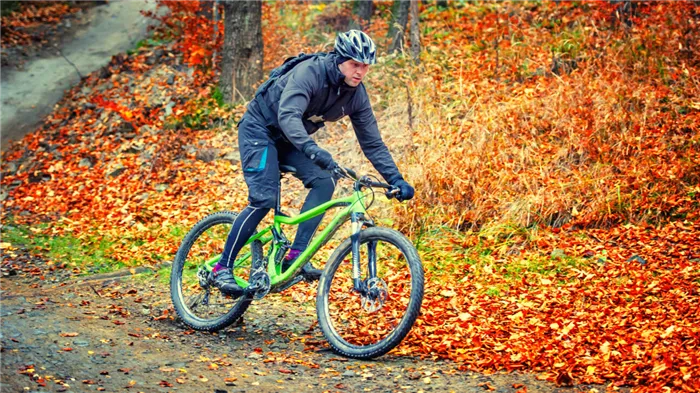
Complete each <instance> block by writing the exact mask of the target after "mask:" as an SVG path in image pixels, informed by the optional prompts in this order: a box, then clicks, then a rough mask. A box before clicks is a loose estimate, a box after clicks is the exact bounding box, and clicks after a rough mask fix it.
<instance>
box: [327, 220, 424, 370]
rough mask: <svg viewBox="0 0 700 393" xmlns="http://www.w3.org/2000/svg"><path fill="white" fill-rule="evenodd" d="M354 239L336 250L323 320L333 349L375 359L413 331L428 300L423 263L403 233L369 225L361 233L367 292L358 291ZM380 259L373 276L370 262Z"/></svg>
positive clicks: (330, 272) (361, 250)
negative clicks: (370, 270)
mask: <svg viewBox="0 0 700 393" xmlns="http://www.w3.org/2000/svg"><path fill="white" fill-rule="evenodd" d="M351 251H352V241H351V239H346V240H345V241H344V242H343V243H342V244H341V245H340V246H339V247H338V248H337V249H336V250H335V252H334V253H333V255H331V257H330V259H329V260H328V263H327V264H326V268H325V271H324V274H323V276H322V277H321V280H320V282H319V287H318V293H317V297H316V313H317V315H318V323H319V327H320V328H321V331H322V332H323V335H324V336H325V337H326V340H328V342H329V343H330V345H331V347H332V348H333V350H334V351H335V352H336V353H338V354H340V355H343V356H346V357H350V358H355V359H372V358H375V357H378V356H382V355H384V354H386V353H387V352H389V351H391V350H392V349H393V348H394V347H396V346H397V345H398V344H399V343H400V342H401V340H403V339H404V337H406V335H407V334H408V332H409V331H410V330H411V327H412V326H413V323H414V322H415V321H416V318H417V317H418V313H419V312H420V307H421V303H422V302H423V265H422V264H421V261H420V257H419V256H418V252H417V251H416V248H415V247H414V246H413V244H411V242H410V241H409V240H408V239H407V238H406V237H405V236H404V235H403V234H401V232H398V231H395V230H392V229H388V228H376V227H374V228H368V229H366V230H363V231H361V232H360V255H359V258H360V264H361V279H362V280H363V282H364V284H365V286H366V288H367V293H366V294H364V295H361V294H359V293H357V292H355V291H354V290H353V279H352V252H351ZM370 259H372V260H374V261H376V269H373V270H375V272H374V274H373V275H371V276H370V275H369V268H368V265H369V263H368V261H369V260H370Z"/></svg>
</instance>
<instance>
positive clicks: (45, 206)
mask: <svg viewBox="0 0 700 393" xmlns="http://www.w3.org/2000/svg"><path fill="white" fill-rule="evenodd" d="M162 4H164V5H166V6H169V7H170V8H171V10H172V11H173V12H172V13H171V14H169V15H166V16H163V17H160V18H161V19H162V21H163V25H162V27H161V28H160V29H158V30H156V31H155V32H154V34H153V37H152V38H151V39H150V40H148V41H147V42H144V43H142V44H141V45H140V46H139V47H138V48H135V50H134V51H131V52H130V53H127V54H122V55H118V56H115V57H113V59H112V62H111V63H110V64H109V65H108V66H107V67H105V68H103V69H102V70H101V71H98V72H95V73H93V74H91V75H89V76H88V77H87V78H86V79H85V80H83V82H82V83H81V84H80V85H79V86H76V87H75V88H73V89H72V90H71V91H70V92H69V93H68V94H67V95H66V97H65V98H64V100H63V101H62V102H61V103H60V104H59V105H58V106H57V108H56V110H55V111H54V113H53V114H52V115H50V116H49V117H47V118H46V119H45V121H44V124H43V126H42V127H41V128H40V129H38V130H37V131H36V132H34V133H31V134H29V135H27V136H26V137H25V138H24V139H23V140H21V141H17V142H16V143H15V144H13V145H12V146H9V148H7V149H5V151H4V152H3V160H2V173H3V179H2V193H1V196H2V198H3V203H4V209H3V212H2V220H3V243H2V251H3V254H4V256H5V258H4V260H3V264H9V265H11V264H12V263H13V255H14V251H13V250H14V249H15V248H16V247H17V245H18V244H21V243H23V242H25V243H26V242H30V243H32V242H33V243H32V244H34V245H35V247H36V249H35V252H37V253H40V254H44V255H49V256H50V258H51V260H50V261H49V262H50V263H52V264H53V266H55V267H58V268H59V269H68V270H70V271H71V272H72V273H74V274H79V273H86V272H90V271H92V269H93V267H94V266H91V262H94V261H99V263H100V264H105V265H119V266H127V267H135V266H141V265H146V266H155V265H158V264H160V263H162V262H164V261H169V260H171V259H172V257H173V255H174V253H175V251H176V249H177V247H178V244H179V241H180V240H181V239H182V237H183V236H184V233H186V231H187V230H188V228H189V227H190V226H191V225H192V224H194V223H195V222H196V221H197V220H199V219H200V218H201V217H203V216H204V215H205V214H207V213H211V212H214V211H217V210H222V209H232V210H238V209H241V208H242V207H243V206H245V204H246V194H245V184H244V183H243V179H242V176H241V174H240V169H239V166H238V155H237V140H236V130H235V127H233V126H232V125H233V124H235V121H236V120H237V119H239V118H240V116H241V115H242V113H243V112H244V107H243V106H232V105H223V104H222V102H221V100H220V95H219V93H218V90H217V89H216V81H217V74H216V70H215V69H214V70H212V69H211V65H212V63H211V55H212V54H213V53H214V51H215V50H217V51H219V53H220V45H221V39H220V37H219V39H218V40H214V41H212V40H211V37H212V36H213V28H211V29H209V28H207V29H198V28H197V27H198V26H210V25H211V23H210V22H207V21H206V19H202V18H206V17H205V16H203V15H198V14H197V13H196V11H197V9H195V8H196V3H186V2H167V1H164V2H163V3H162ZM422 7H423V8H422V13H421V18H422V20H421V23H422V26H423V27H422V29H423V39H424V40H425V41H424V42H423V45H424V53H423V55H422V58H421V64H420V65H413V64H411V63H410V61H409V60H408V59H407V58H404V57H402V56H383V57H382V59H381V60H380V62H379V64H378V65H377V66H375V67H374V68H373V70H372V72H371V73H370V74H369V76H368V79H369V80H368V81H367V85H368V86H369V88H370V94H371V97H372V100H373V103H374V106H375V111H376V113H377V117H378V119H379V122H380V127H381V128H382V132H383V135H384V139H385V141H386V142H387V144H388V145H389V147H390V149H391V150H392V152H393V153H394V156H395V157H396V158H397V161H398V163H399V166H400V167H401V168H402V170H403V171H404V172H405V173H406V175H407V178H408V179H409V180H410V181H412V182H413V183H414V184H416V186H417V190H418V195H417V198H416V200H414V201H412V202H410V203H408V204H405V205H400V206H395V207H391V206H389V205H385V206H383V207H382V208H380V209H378V210H379V212H378V213H377V214H378V215H379V216H380V217H381V220H382V221H380V222H385V223H387V224H393V225H395V226H396V227H398V228H400V229H402V230H404V231H405V232H406V233H408V234H410V235H411V236H412V239H413V240H414V242H415V243H416V244H417V245H418V247H419V251H420V253H421V256H422V258H423V261H424V264H425V267H426V270H427V281H426V297H425V301H424V306H423V311H422V314H421V316H420V317H419V319H418V321H417V323H416V326H415V327H414V329H413V330H412V333H411V335H409V337H408V338H407V339H406V340H405V342H404V343H403V344H402V345H401V346H400V347H399V348H398V349H397V350H395V353H396V354H405V355H414V356H421V357H425V358H442V359H451V360H454V361H455V362H456V363H457V364H458V365H459V367H461V368H462V369H469V370H478V371H485V372H494V371H497V370H519V371H528V372H534V373H537V375H538V376H540V377H541V378H543V379H547V380H550V381H555V382H557V383H560V384H579V383H601V384H605V385H604V386H606V387H607V388H609V389H614V388H615V387H616V386H622V385H628V386H632V387H634V388H635V390H638V391H659V390H661V389H663V388H667V389H671V390H673V391H683V390H685V391H695V390H698V389H700V385H698V383H699V382H698V381H700V365H699V364H700V362H699V361H698V351H697V348H698V345H699V343H700V342H699V340H700V337H699V334H700V328H698V327H697V326H698V322H699V321H698V319H699V318H700V317H698V315H700V312H699V311H700V303H699V300H698V298H699V297H698V295H699V294H700V293H699V292H700V272H699V269H698V268H699V267H700V242H699V241H698V239H699V238H700V236H699V235H700V214H699V210H700V202H698V199H699V198H700V161H698V160H699V157H700V140H699V139H698V120H699V119H700V118H699V113H700V103H698V102H697V97H698V96H700V94H698V93H699V85H698V79H697V78H698V77H697V75H698V73H697V71H698V68H699V66H700V62H699V61H698V59H699V57H698V56H699V51H700V47H699V46H698V37H700V34H698V9H697V6H696V5H694V4H692V3H690V2H678V3H649V4H639V5H636V6H635V7H633V8H631V9H624V8H622V7H621V6H620V5H619V4H609V3H607V2H601V3H585V4H568V3H549V2H544V3H529V2H524V3H517V2H516V3H502V4H497V3H484V4H471V3H470V4H459V5H454V6H453V7H450V8H447V9H440V8H438V7H435V6H432V5H430V6H426V5H424V6H422ZM388 11H389V4H388V3H381V2H379V4H378V7H377V10H376V12H375V16H374V22H373V24H372V26H371V27H370V29H369V31H370V32H371V33H372V34H373V35H374V36H375V37H378V38H377V41H378V44H380V46H382V47H385V45H386V42H385V40H383V39H382V37H383V36H384V35H385V33H386V26H387V20H388ZM346 14H347V11H346V10H345V9H344V6H343V5H342V4H340V5H337V4H334V5H329V6H324V5H305V4H301V5H290V4H284V3H265V6H264V19H265V25H264V27H263V29H264V40H265V49H266V51H265V68H266V69H268V70H269V69H270V68H272V67H274V66H275V65H276V64H278V63H279V62H280V61H281V60H282V59H284V58H285V57H286V56H289V55H293V54H296V53H298V52H300V51H304V52H310V51H314V50H321V49H323V48H324V44H327V43H329V42H332V33H331V30H332V27H331V26H328V25H319V24H318V23H317V22H318V21H319V20H324V21H329V20H330V21H337V20H339V19H342V18H341V17H342V16H343V15H346ZM154 17H155V15H154ZM3 22H4V21H3ZM222 27H223V26H219V29H218V31H222ZM305 32H306V33H305ZM217 63H218V62H217ZM351 133H352V131H351V130H350V129H349V128H348V124H346V123H340V124H337V125H329V126H328V127H327V130H326V131H324V132H323V134H324V135H323V136H322V138H323V139H322V140H321V143H322V144H323V145H324V146H327V147H329V149H330V150H331V151H332V152H333V153H334V154H335V155H336V156H337V157H343V158H342V159H341V160H342V161H344V162H347V165H351V166H354V167H356V168H360V169H361V170H365V171H370V170H371V167H370V166H369V165H368V164H367V162H366V161H364V160H362V159H361V158H358V157H359V156H358V153H359V147H358V146H357V145H356V143H355V142H354V141H353V140H352V138H350V137H348V135H351ZM284 187H285V189H287V190H289V192H288V193H287V194H286V195H285V201H284V203H285V205H290V206H292V207H296V208H298V207H299V206H300V201H301V200H302V198H301V196H303V190H302V189H301V188H300V187H299V186H298V185H297V184H294V183H290V184H286V185H285V186H284ZM339 192H342V190H340V191H339ZM61 242H63V243H65V244H79V245H80V248H81V250H82V251H81V252H82V253H83V255H82V256H80V257H77V256H76V255H75V253H73V252H72V251H69V247H60V244H58V243H61ZM86 261H87V263H86Z"/></svg>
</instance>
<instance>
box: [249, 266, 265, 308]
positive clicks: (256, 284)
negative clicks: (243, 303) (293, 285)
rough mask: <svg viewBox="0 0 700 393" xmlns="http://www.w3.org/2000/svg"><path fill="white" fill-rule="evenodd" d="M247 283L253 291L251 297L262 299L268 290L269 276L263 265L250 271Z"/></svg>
mask: <svg viewBox="0 0 700 393" xmlns="http://www.w3.org/2000/svg"><path fill="white" fill-rule="evenodd" d="M248 284H249V285H248V288H250V289H251V290H253V291H254V292H253V299H255V300H260V299H262V298H263V297H265V295H267V294H268V293H269V292H270V276H269V275H268V274H267V272H266V271H265V268H264V267H263V266H261V267H260V268H258V269H254V270H253V271H252V272H251V273H250V279H249V280H248Z"/></svg>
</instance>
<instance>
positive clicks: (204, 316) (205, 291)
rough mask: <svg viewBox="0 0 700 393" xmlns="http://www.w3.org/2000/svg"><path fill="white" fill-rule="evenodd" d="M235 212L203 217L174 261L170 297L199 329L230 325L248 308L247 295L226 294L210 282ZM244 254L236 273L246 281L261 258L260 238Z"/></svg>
mask: <svg viewBox="0 0 700 393" xmlns="http://www.w3.org/2000/svg"><path fill="white" fill-rule="evenodd" d="M235 217H236V215H235V214H234V213H230V212H221V213H215V214H212V215H210V216H207V217H205V218H204V219H202V220H201V221H200V222H199V223H197V225H195V227H194V228H193V229H192V230H190V232H189V233H188V234H187V236H186V237H185V240H183V244H182V245H181V247H180V249H179V250H178V253H177V255H176V258H175V262H174V263H173V273H172V275H171V281H170V282H171V297H172V299H173V304H174V305H175V310H176V311H177V313H178V315H179V316H180V318H181V319H182V320H183V322H185V323H186V324H187V325H188V326H190V327H193V328H195V329H199V330H208V331H216V330H219V329H221V328H223V327H226V326H228V325H230V324H231V323H232V322H234V321H235V320H236V319H238V318H239V317H240V316H241V315H242V314H243V312H245V310H246V309H247V307H248V305H249V304H250V301H249V300H248V299H246V298H243V297H241V298H237V299H233V298H231V297H228V296H224V295H223V294H222V293H221V292H220V291H219V290H218V289H217V288H215V287H214V285H213V283H212V282H211V278H210V273H211V269H212V267H213V265H214V263H216V262H218V260H219V258H220V257H221V253H222V252H223V250H224V245H225V244H226V239H227V237H228V234H229V232H230V230H231V225H232V224H233V222H234V220H235ZM239 255H241V258H239V260H237V261H235V262H234V266H233V274H234V276H236V279H237V280H239V282H242V283H244V285H245V284H247V282H248V278H249V275H250V270H251V261H252V260H253V259H255V258H262V249H261V245H260V243H259V242H252V243H251V244H250V245H248V246H246V247H244V248H243V250H241V253H240V254H239Z"/></svg>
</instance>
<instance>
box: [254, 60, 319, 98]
mask: <svg viewBox="0 0 700 393" xmlns="http://www.w3.org/2000/svg"><path fill="white" fill-rule="evenodd" d="M326 55H327V53H324V52H321V53H309V54H305V53H304V52H301V53H299V55H298V56H292V57H288V58H287V59H286V60H285V61H284V63H282V65H281V66H279V67H277V68H275V69H274V70H272V71H270V77H269V78H267V80H266V81H265V82H263V84H262V85H260V86H258V89H257V90H256V91H255V96H256V97H257V96H258V95H260V94H262V93H264V92H266V91H267V89H268V88H269V87H270V86H271V85H272V84H273V83H275V82H276V81H277V80H278V79H279V78H280V77H281V76H282V75H284V74H286V73H288V72H289V71H291V70H292V68H294V67H295V66H296V65H297V64H299V63H301V62H302V61H304V60H308V59H311V58H314V57H321V56H326Z"/></svg>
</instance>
